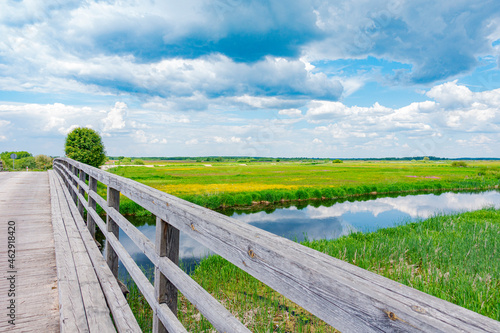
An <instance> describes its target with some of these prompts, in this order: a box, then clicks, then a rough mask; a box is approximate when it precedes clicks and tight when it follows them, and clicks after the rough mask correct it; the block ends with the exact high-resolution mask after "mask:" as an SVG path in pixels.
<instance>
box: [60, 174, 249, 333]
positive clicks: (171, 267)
mask: <svg viewBox="0 0 500 333" xmlns="http://www.w3.org/2000/svg"><path fill="white" fill-rule="evenodd" d="M57 169H58V170H59V171H62V174H63V177H65V178H66V179H73V180H74V181H76V182H77V184H78V185H79V186H80V188H82V189H84V190H85V191H88V195H89V198H91V199H93V200H94V201H95V202H96V203H97V204H98V205H99V206H101V207H102V208H103V209H104V210H105V211H106V213H107V214H108V216H110V217H111V218H112V219H113V221H115V222H116V223H117V224H118V225H119V227H120V228H121V229H122V230H123V231H124V232H125V233H126V234H127V235H128V236H129V237H130V239H131V240H132V241H133V242H134V243H135V244H136V245H137V246H138V247H139V248H140V249H141V250H142V251H143V252H144V254H146V256H147V257H148V258H149V259H150V260H151V262H152V263H153V264H154V265H155V266H156V267H158V268H159V270H160V271H161V272H162V273H163V274H164V275H165V276H166V278H167V279H168V280H169V281H170V282H172V283H173V284H174V285H175V286H176V287H177V288H178V289H179V290H180V291H181V292H182V293H183V294H184V296H186V298H187V299H188V300H189V301H190V302H191V303H192V304H193V305H195V306H196V308H197V309H198V310H199V311H200V312H201V313H202V314H203V315H204V316H205V317H206V318H207V320H209V321H210V322H211V323H212V324H213V325H214V327H215V328H217V329H218V330H219V331H221V332H249V330H248V329H247V328H246V327H245V326H244V325H243V324H242V323H241V322H239V321H238V320H237V319H236V318H234V316H233V315H232V314H231V313H230V312H229V311H228V310H227V309H226V308H224V307H223V306H222V305H221V304H220V303H219V302H218V301H217V300H216V299H214V298H213V297H212V296H211V295H210V294H209V293H208V292H207V291H206V290H204V289H203V288H202V287H201V286H200V285H198V284H197V283H196V282H195V281H194V280H193V279H191V277H189V275H187V274H186V273H185V272H184V271H183V270H182V269H180V268H179V267H178V266H177V265H175V264H174V263H173V262H172V261H171V260H169V259H168V258H166V257H160V256H159V255H158V254H157V253H156V252H155V245H154V244H153V243H152V242H151V241H150V240H149V239H148V238H147V237H146V236H145V235H144V234H143V233H141V232H140V231H139V230H138V229H137V228H136V227H135V226H134V225H132V224H131V223H130V222H129V221H128V220H127V219H125V217H123V216H122V215H121V214H120V213H119V212H118V211H117V210H116V209H115V208H113V207H108V205H107V202H106V201H105V200H104V199H103V198H101V197H100V196H99V195H98V194H97V193H96V192H95V191H89V187H88V186H87V185H86V184H85V183H84V182H83V181H82V180H81V179H77V177H76V176H75V175H74V174H73V173H72V172H71V171H70V170H69V169H68V168H67V167H66V166H64V165H59V166H57ZM68 184H69V188H70V189H71V190H72V192H73V193H76V197H77V199H78V202H79V203H81V204H82V205H83V207H84V208H85V209H86V210H87V212H88V214H90V216H91V218H92V220H93V221H94V222H95V223H96V224H97V225H98V226H99V229H100V230H101V231H102V232H103V234H104V236H105V238H106V239H107V240H108V241H109V245H110V246H111V247H112V248H113V249H114V251H115V252H116V253H117V254H118V257H119V258H120V260H121V261H122V262H123V264H124V266H125V268H126V269H127V271H128V272H129V274H130V275H131V277H132V278H133V280H134V281H135V282H136V284H137V286H138V287H139V289H140V290H141V292H142V293H143V295H144V296H145V298H146V300H147V301H148V303H149V304H150V305H151V307H152V308H153V309H154V310H155V313H157V314H158V316H159V317H160V319H161V321H162V323H163V324H164V326H165V327H166V328H167V329H168V330H169V331H171V332H181V331H183V328H182V325H181V324H180V323H179V322H178V321H177V319H176V318H175V316H174V317H172V315H173V314H172V312H171V311H169V309H168V308H167V307H165V305H164V304H160V303H158V301H157V300H155V298H154V290H153V289H152V288H153V287H152V285H151V283H149V280H148V279H147V278H146V276H145V275H144V274H143V273H142V271H141V270H140V268H139V267H138V266H137V265H136V264H135V262H133V259H132V258H131V257H130V255H129V254H128V253H127V251H126V250H125V249H124V248H123V246H122V245H121V244H120V243H119V241H118V239H117V238H116V236H115V235H114V234H113V233H111V232H109V231H107V228H106V223H105V222H104V221H103V220H102V218H101V217H100V216H99V215H98V214H97V212H96V211H95V210H94V209H91V207H90V206H89V205H88V202H87V201H86V200H85V198H84V196H83V195H82V194H81V193H79V191H78V188H77V187H76V186H75V185H73V184H72V182H71V181H70V182H68ZM179 325H181V326H179Z"/></svg>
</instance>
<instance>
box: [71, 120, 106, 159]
mask: <svg viewBox="0 0 500 333" xmlns="http://www.w3.org/2000/svg"><path fill="white" fill-rule="evenodd" d="M64 152H65V153H66V156H67V157H69V158H71V159H74V160H75V161H79V162H82V163H85V164H88V165H92V166H94V167H96V168H98V167H100V166H101V165H103V164H104V161H105V160H106V153H105V150H104V144H103V143H102V139H101V136H100V135H99V133H97V132H96V131H94V130H93V129H90V128H86V127H78V128H75V129H74V130H72V131H71V132H70V133H69V134H68V136H67V137H66V143H65V149H64Z"/></svg>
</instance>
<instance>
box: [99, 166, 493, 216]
mask: <svg viewBox="0 0 500 333" xmlns="http://www.w3.org/2000/svg"><path fill="white" fill-rule="evenodd" d="M108 171H109V172H112V173H114V174H116V175H120V176H123V177H126V178H130V179H133V180H136V181H138V182H140V183H143V184H145V185H148V186H151V187H153V188H156V189H158V190H160V191H163V192H166V193H169V194H172V195H175V196H178V197H180V198H182V199H185V200H188V201H190V202H193V203H195V204H198V205H200V206H204V207H208V208H211V209H217V208H223V207H235V206H236V207H248V206H252V205H256V204H272V203H277V202H283V201H294V200H309V199H314V200H325V199H337V198H343V197H349V196H357V195H362V194H385V193H405V192H414V191H429V190H431V191H432V190H460V189H486V188H494V187H495V186H497V187H498V184H499V183H500V161H468V162H467V163H465V162H451V161H426V162H423V161H346V162H343V163H332V161H314V162H306V163H303V162H252V163H228V162H209V163H208V162H191V163H185V162H171V161H169V162H164V161H161V162H160V161H152V162H148V161H146V162H145V165H143V166H116V167H112V168H110V169H108ZM121 209H122V213H124V214H145V213H144V211H143V210H142V209H141V208H140V207H138V206H137V205H135V204H134V203H133V202H131V201H128V200H127V199H126V198H124V199H123V200H122V205H121Z"/></svg>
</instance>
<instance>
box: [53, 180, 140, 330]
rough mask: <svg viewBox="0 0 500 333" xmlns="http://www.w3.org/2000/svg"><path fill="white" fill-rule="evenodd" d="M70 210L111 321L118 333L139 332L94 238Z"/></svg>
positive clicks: (73, 210) (80, 219) (68, 194)
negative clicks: (109, 312)
mask: <svg viewBox="0 0 500 333" xmlns="http://www.w3.org/2000/svg"><path fill="white" fill-rule="evenodd" d="M60 185H61V183H60ZM63 191H64V192H65V196H66V197H69V196H70V193H69V191H68V190H67V189H66V188H63ZM70 209H71V210H72V214H73V216H75V222H76V226H77V228H78V230H79V232H80V235H81V237H82V240H83V243H84V245H85V248H86V249H87V252H88V254H89V257H90V259H91V260H92V264H93V267H94V269H95V272H96V274H97V276H98V277H99V283H100V284H101V287H102V290H103V292H104V295H105V296H106V300H107V303H108V306H109V308H110V310H111V313H112V314H113V320H114V322H115V324H116V328H117V330H118V332H140V331H141V329H140V327H139V325H138V324H137V320H136V319H135V317H134V314H133V313H132V310H131V309H130V307H129V305H128V303H127V300H126V299H125V297H124V296H123V293H122V291H121V288H120V286H119V285H118V282H117V280H116V278H115V276H114V275H113V273H112V272H111V270H110V269H109V267H108V265H107V263H106V261H105V260H104V258H103V256H102V254H101V252H100V251H99V249H98V248H97V246H96V244H95V242H94V238H93V237H92V235H91V234H90V232H89V230H88V229H87V228H86V227H85V224H84V221H83V219H82V218H80V217H79V216H78V215H76V213H75V207H74V206H70Z"/></svg>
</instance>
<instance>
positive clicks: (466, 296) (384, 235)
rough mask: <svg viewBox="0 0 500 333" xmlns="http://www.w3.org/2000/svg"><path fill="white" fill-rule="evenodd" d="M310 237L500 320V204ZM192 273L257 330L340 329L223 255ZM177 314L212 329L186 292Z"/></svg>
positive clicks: (143, 308)
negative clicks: (335, 236) (373, 228)
mask: <svg viewBox="0 0 500 333" xmlns="http://www.w3.org/2000/svg"><path fill="white" fill-rule="evenodd" d="M303 244H304V245H305V246H308V247H311V248H314V249H316V250H318V251H321V252H324V253H327V254H329V255H331V256H334V257H337V258H339V259H342V260H345V261H347V262H350V263H352V264H354V265H357V266H359V267H362V268H364V269H367V270H370V271H372V272H376V273H378V274H380V275H383V276H386V277H388V278H390V279H393V280H395V281H398V282H400V283H403V284H405V285H408V286H410V287H413V288H416V289H418V290H421V291H423V292H426V293H428V294H431V295H434V296H436V297H439V298H442V299H444V300H447V301H449V302H452V303H455V304H457V305H460V306H463V307H465V308H468V309H470V310H472V311H475V312H477V313H480V314H482V315H484V316H488V317H490V318H493V319H495V320H500V260H499V258H500V210H494V209H484V210H480V211H476V212H470V213H463V214H457V215H449V216H436V217H432V218H430V219H427V220H424V221H421V222H416V223H410V224H406V225H401V226H398V227H394V228H387V229H381V230H378V231H376V232H373V233H368V234H361V233H356V234H351V235H349V236H345V237H342V238H339V239H337V240H318V241H306V242H304V243H303ZM192 277H193V278H194V279H195V280H196V281H197V282H198V283H199V284H200V285H201V286H202V287H203V288H205V289H206V290H207V291H209V292H210V293H211V294H212V295H214V296H215V297H216V298H217V299H219V300H220V301H221V303H222V304H223V305H224V306H226V307H227V308H228V309H229V310H230V311H231V312H232V313H233V314H235V315H236V316H237V317H238V318H239V319H240V320H241V321H242V322H243V323H245V325H247V327H249V329H250V330H251V331H255V332H289V331H294V332H332V331H334V330H333V329H332V328H331V327H329V326H327V325H325V324H324V323H323V322H321V321H320V320H318V319H316V318H314V317H313V316H311V315H310V314H308V313H307V312H306V311H304V310H303V309H301V308H300V307H298V306H296V305H295V304H293V303H292V302H290V301H289V300H287V299H285V298H284V297H282V296H280V295H279V294H277V293H275V292H274V291H272V290H271V289H270V288H268V287H267V286H265V285H263V284H262V283H260V282H259V281H257V280H255V279H254V278H252V277H251V276H250V275H248V274H247V273H245V272H243V271H241V270H240V269H238V268H236V267H235V266H234V265H232V264H230V263H228V262H227V261H226V260H224V259H222V258H221V257H219V256H211V257H208V258H206V259H204V260H203V261H202V262H201V264H200V265H199V266H198V267H197V268H196V269H195V271H194V272H193V273H192ZM129 302H130V303H131V304H132V307H133V309H134V313H136V316H138V317H140V318H141V320H140V321H141V322H142V325H144V326H143V327H144V330H145V331H147V330H148V325H149V323H150V322H151V310H150V309H149V307H148V306H147V304H146V303H145V301H144V300H143V298H142V296H140V294H139V293H138V292H137V290H135V289H134V288H132V292H131V296H129ZM178 315H179V318H180V319H181V320H182V322H183V323H184V324H185V325H186V327H188V329H189V330H190V331H193V332H209V331H210V329H211V326H210V324H209V323H208V322H207V321H206V320H205V319H203V317H202V316H200V315H199V313H198V312H197V310H196V309H195V308H194V307H193V306H192V305H190V304H189V302H187V301H186V300H185V298H183V297H180V299H179V314H178ZM149 329H150V328H149Z"/></svg>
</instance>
